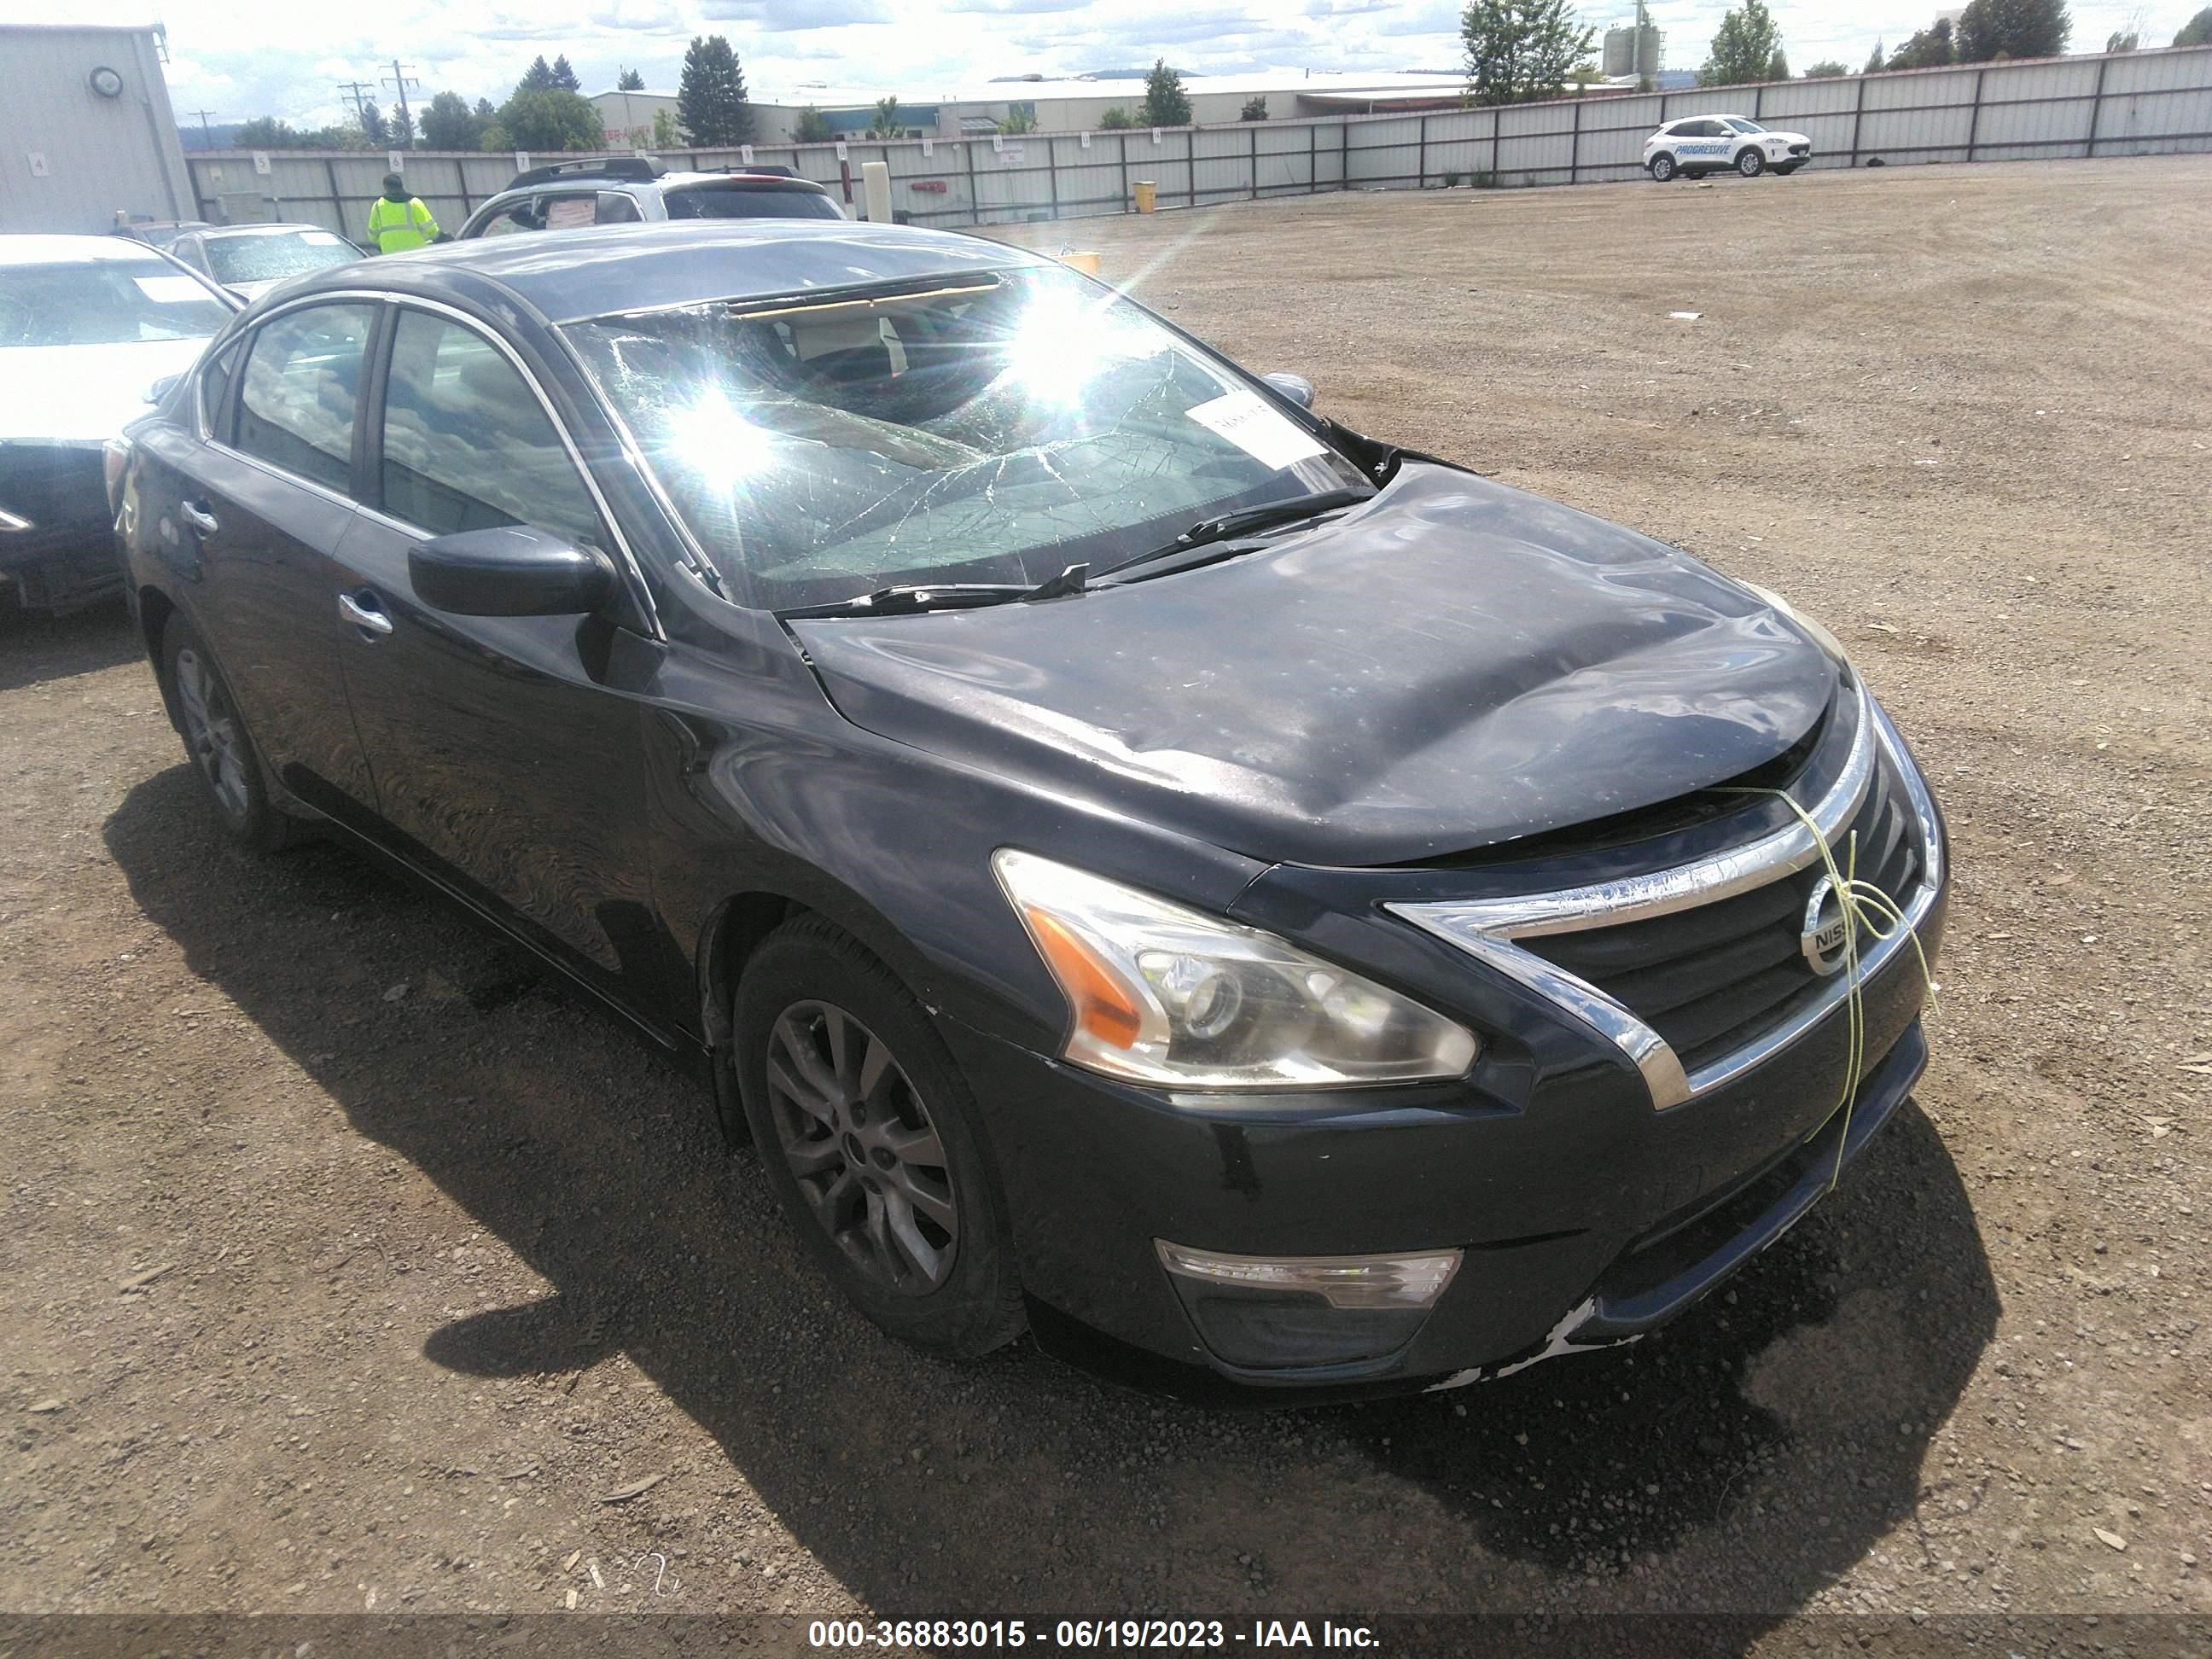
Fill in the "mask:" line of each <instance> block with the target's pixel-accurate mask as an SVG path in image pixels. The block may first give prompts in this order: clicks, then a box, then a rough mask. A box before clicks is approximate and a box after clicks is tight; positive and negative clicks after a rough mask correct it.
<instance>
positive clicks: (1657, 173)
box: [1651, 155, 1675, 185]
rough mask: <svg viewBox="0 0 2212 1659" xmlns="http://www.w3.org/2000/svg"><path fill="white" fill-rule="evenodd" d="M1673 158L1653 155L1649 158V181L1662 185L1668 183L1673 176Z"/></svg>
mask: <svg viewBox="0 0 2212 1659" xmlns="http://www.w3.org/2000/svg"><path fill="white" fill-rule="evenodd" d="M1674 170H1675V169H1674V157H1673V156H1671V155H1655V156H1653V157H1652V158H1651V182H1652V183H1653V184H1655V185H1663V184H1667V183H1669V182H1670V181H1672V179H1674Z"/></svg>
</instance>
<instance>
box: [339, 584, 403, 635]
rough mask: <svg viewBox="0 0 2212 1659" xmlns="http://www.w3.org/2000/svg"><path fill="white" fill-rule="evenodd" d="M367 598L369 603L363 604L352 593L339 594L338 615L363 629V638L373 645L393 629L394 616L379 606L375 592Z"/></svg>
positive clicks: (367, 595)
mask: <svg viewBox="0 0 2212 1659" xmlns="http://www.w3.org/2000/svg"><path fill="white" fill-rule="evenodd" d="M366 598H367V600H368V603H366V604H363V603H362V600H361V599H356V598H355V597H354V596H353V595H352V594H350V593H341V594H339V595H338V615H339V616H341V617H344V618H345V620H346V621H348V622H349V623H352V624H353V625H354V626H355V627H356V628H358V629H361V631H362V637H363V639H364V640H366V641H368V643H369V644H372V645H373V644H374V643H375V642H376V641H377V640H380V639H382V638H383V637H384V636H385V635H386V634H389V633H390V632H391V631H392V618H391V617H387V616H386V615H385V614H384V612H383V611H381V610H380V609H379V608H378V606H377V603H376V596H375V595H374V594H373V593H368V594H366Z"/></svg>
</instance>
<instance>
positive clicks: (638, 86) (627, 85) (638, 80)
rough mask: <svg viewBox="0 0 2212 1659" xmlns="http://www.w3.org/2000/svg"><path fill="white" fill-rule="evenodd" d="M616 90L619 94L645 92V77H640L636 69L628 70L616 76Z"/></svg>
mask: <svg viewBox="0 0 2212 1659" xmlns="http://www.w3.org/2000/svg"><path fill="white" fill-rule="evenodd" d="M615 90H616V91H617V92H643V91H644V90H645V76H642V75H640V74H639V73H638V72H637V71H636V70H634V69H626V70H623V72H622V73H621V74H620V75H617V76H615Z"/></svg>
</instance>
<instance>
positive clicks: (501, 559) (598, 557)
mask: <svg viewBox="0 0 2212 1659" xmlns="http://www.w3.org/2000/svg"><path fill="white" fill-rule="evenodd" d="M407 576H408V580H410V581H411V582H413V583H414V585H415V595H416V598H417V599H421V600H422V603H423V604H425V605H428V606H430V607H431V608H432V609H433V610H435V611H448V612H450V613H452V614H453V615H454V616H457V617H573V616H578V615H580V614H582V613H583V612H585V611H597V610H598V609H599V607H600V606H601V605H605V603H606V602H607V601H608V599H611V598H612V597H613V596H614V592H615V588H616V586H617V580H616V575H615V567H614V563H613V562H612V561H611V560H610V559H609V558H608V557H607V556H606V555H605V554H604V553H602V552H599V550H597V549H595V548H589V547H572V546H570V545H569V544H568V543H567V542H564V541H562V540H561V539H560V538H558V537H556V536H549V535H547V534H546V533H545V532H544V531H542V530H532V529H531V528H530V527H529V526H527V525H519V524H518V525H503V526H500V527H499V528H498V529H495V530H461V531H456V532H454V533H453V534H452V535H450V536H439V537H435V538H432V539H431V540H429V541H427V542H424V543H422V544H420V545H419V546H416V547H413V548H410V549H409V550H408V553H407Z"/></svg>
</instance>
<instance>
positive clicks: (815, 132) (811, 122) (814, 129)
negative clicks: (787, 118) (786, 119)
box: [793, 104, 837, 144]
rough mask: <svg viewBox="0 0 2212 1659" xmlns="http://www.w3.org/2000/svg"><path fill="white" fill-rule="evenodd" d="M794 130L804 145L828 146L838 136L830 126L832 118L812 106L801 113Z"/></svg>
mask: <svg viewBox="0 0 2212 1659" xmlns="http://www.w3.org/2000/svg"><path fill="white" fill-rule="evenodd" d="M793 130H794V131H796V132H797V134H798V137H799V143H802V144H826V143H829V141H830V140H831V139H832V138H835V137H836V136H837V134H836V131H835V130H834V129H832V128H831V126H830V125H829V117H828V116H826V115H824V114H823V112H821V111H820V110H818V109H817V108H815V107H814V106H813V105H811V104H809V105H808V106H806V107H805V109H802V110H801V111H799V122H798V125H797V126H796V127H795V128H794V129H793Z"/></svg>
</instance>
